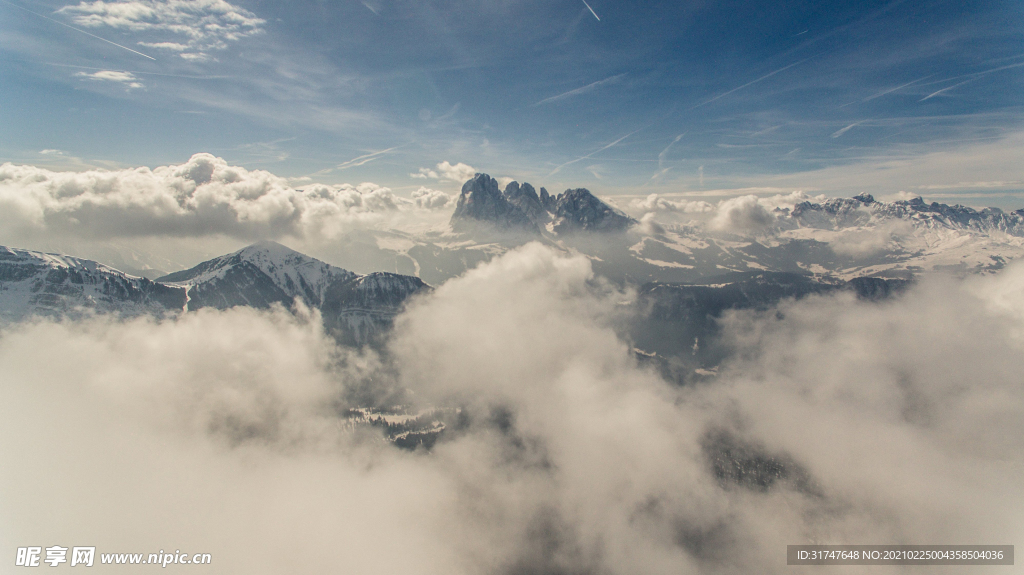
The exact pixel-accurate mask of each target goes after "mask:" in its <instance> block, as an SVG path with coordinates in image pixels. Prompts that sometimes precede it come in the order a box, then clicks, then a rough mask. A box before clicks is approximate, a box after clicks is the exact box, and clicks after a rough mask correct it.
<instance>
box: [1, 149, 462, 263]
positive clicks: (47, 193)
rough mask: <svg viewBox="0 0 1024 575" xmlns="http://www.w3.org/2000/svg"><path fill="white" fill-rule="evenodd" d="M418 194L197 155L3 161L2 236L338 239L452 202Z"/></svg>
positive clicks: (427, 192) (440, 195)
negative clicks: (158, 159)
mask: <svg viewBox="0 0 1024 575" xmlns="http://www.w3.org/2000/svg"><path fill="white" fill-rule="evenodd" d="M416 194H417V195H416V196H415V198H414V199H412V200H410V199H407V198H402V197H399V196H396V195H395V194H394V193H393V192H392V191H391V190H390V189H388V188H385V187H381V186H377V185H376V184H372V183H362V184H358V185H350V184H342V185H333V186H328V185H321V184H317V185H310V186H305V187H303V188H302V189H298V188H294V187H292V186H291V185H290V184H289V182H288V181H287V180H286V179H284V178H281V177H278V176H275V175H274V174H271V173H270V172H266V171H263V170H246V169H245V168H240V167H237V166H231V165H228V163H227V162H225V161H224V160H223V159H221V158H217V157H215V156H212V155H210V154H196V155H194V156H192V158H191V159H190V160H189V161H188V162H186V163H184V164H181V165H176V166H161V167H157V168H154V169H149V168H135V169H125V170H113V171H100V170H91V171H86V172H53V171H49V170H46V169H43V168H37V167H33V166H23V165H14V164H3V165H2V166H0V226H2V228H3V229H4V232H5V233H3V236H4V237H2V238H0V241H4V242H11V243H14V244H15V245H18V243H17V242H18V241H19V240H21V239H23V238H26V237H32V236H37V237H38V236H69V237H82V238H111V237H132V236H159V235H164V236H203V235H226V236H230V237H235V238H238V239H242V240H249V239H257V238H273V237H281V236H286V235H288V236H293V237H296V238H317V239H320V238H330V237H334V236H336V235H337V234H339V233H343V232H345V231H346V230H348V229H350V228H352V227H353V226H360V225H369V224H372V223H374V222H381V221H383V220H384V219H386V218H389V217H393V216H395V215H398V214H401V213H404V212H408V211H416V210H434V209H437V208H439V207H443V206H445V205H447V201H448V200H446V199H445V198H446V197H447V195H446V194H444V193H443V192H437V191H434V190H430V189H428V188H421V189H420V190H418V191H417V192H416Z"/></svg>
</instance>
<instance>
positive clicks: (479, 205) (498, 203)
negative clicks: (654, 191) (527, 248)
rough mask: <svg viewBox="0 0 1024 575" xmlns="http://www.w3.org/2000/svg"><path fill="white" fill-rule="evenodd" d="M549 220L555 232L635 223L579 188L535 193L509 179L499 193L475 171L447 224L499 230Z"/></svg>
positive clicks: (540, 225)
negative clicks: (559, 191)
mask: <svg viewBox="0 0 1024 575" xmlns="http://www.w3.org/2000/svg"><path fill="white" fill-rule="evenodd" d="M552 221H553V222H554V226H553V228H552V231H553V232H554V233H555V234H564V233H573V232H612V231H622V230H625V229H627V228H628V227H629V226H631V225H633V224H635V223H636V220H634V219H632V218H630V217H629V216H626V215H625V214H622V213H619V212H618V211H617V210H615V209H613V208H612V207H611V206H609V205H608V204H606V203H604V202H602V201H601V200H599V199H598V198H597V197H596V196H594V195H593V194H591V193H590V192H589V191H588V190H585V189H583V188H577V189H574V190H566V191H565V192H563V193H561V194H559V195H558V196H551V195H550V194H548V191H547V190H546V189H544V188H541V189H540V194H538V193H537V191H536V189H534V187H533V186H532V185H530V184H528V183H524V184H521V185H520V184H519V183H518V182H514V181H513V182H511V183H509V184H508V185H507V186H505V191H504V193H502V192H500V191H499V190H498V182H497V181H495V180H494V178H492V177H490V176H488V175H487V174H477V175H476V176H475V177H474V178H473V179H471V180H469V181H468V182H466V183H465V184H464V185H463V186H462V194H461V195H460V196H459V202H458V205H457V206H456V208H455V213H454V214H452V219H451V225H452V229H454V230H455V231H463V230H465V229H468V227H469V226H472V225H479V224H481V223H483V224H484V225H489V226H492V227H493V228H497V229H501V230H524V231H529V232H539V230H541V229H545V227H546V226H547V224H548V223H549V222H552Z"/></svg>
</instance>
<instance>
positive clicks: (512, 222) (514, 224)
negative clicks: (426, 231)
mask: <svg viewBox="0 0 1024 575" xmlns="http://www.w3.org/2000/svg"><path fill="white" fill-rule="evenodd" d="M480 223H486V224H487V225H490V226H493V227H496V228H498V229H501V230H520V231H524V232H528V233H538V229H537V225H536V224H535V223H534V222H533V220H531V219H530V217H529V216H528V215H526V212H524V211H523V210H522V209H521V208H520V207H519V206H518V205H515V204H512V203H510V202H509V201H508V199H507V198H506V197H505V196H504V195H502V193H501V190H499V189H498V182H497V181H496V180H495V179H494V178H492V177H490V176H488V175H487V174H477V175H476V176H474V177H473V179H471V180H469V181H467V182H466V183H465V184H463V185H462V193H461V194H459V200H458V203H457V204H456V205H455V213H453V214H452V219H451V227H452V229H453V230H456V231H466V230H469V229H472V228H473V227H476V226H478V225H479V224H480Z"/></svg>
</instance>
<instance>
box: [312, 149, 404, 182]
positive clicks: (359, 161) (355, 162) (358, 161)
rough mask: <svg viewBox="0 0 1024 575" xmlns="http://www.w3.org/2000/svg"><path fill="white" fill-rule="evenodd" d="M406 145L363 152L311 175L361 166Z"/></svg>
mask: <svg viewBox="0 0 1024 575" xmlns="http://www.w3.org/2000/svg"><path fill="white" fill-rule="evenodd" d="M406 145H408V144H401V145H399V146H393V147H391V148H388V149H386V150H380V151H377V152H370V153H369V154H363V155H362V156H357V157H355V158H352V159H351V160H348V161H347V162H342V163H340V164H338V165H337V166H334V167H333V168H327V169H326V170H320V171H319V172H316V173H314V174H313V175H314V176H320V175H323V174H329V173H331V172H333V171H334V170H347V169H348V168H354V167H356V166H362V165H363V164H368V163H370V162H372V161H374V160H376V159H378V158H380V157H381V156H383V155H384V154H387V153H390V152H393V151H394V150H397V149H398V148H401V147H403V146H406Z"/></svg>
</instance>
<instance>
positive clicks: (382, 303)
mask: <svg viewBox="0 0 1024 575" xmlns="http://www.w3.org/2000/svg"><path fill="white" fill-rule="evenodd" d="M429 289H430V286H428V285H427V284H426V283H424V282H423V280H421V279H419V278H417V277H414V276H407V275H401V274H394V273H387V272H375V273H371V274H367V275H359V274H355V273H352V272H350V271H348V270H345V269H342V268H339V267H335V266H332V265H329V264H327V263H324V262H322V261H320V260H317V259H314V258H311V257H309V256H306V255H303V254H301V253H299V252H296V251H294V250H291V249H289V248H287V247H285V246H283V245H281V244H278V243H275V242H260V243H257V244H253V245H251V246H248V247H246V248H243V249H241V250H239V251H237V252H234V253H232V254H228V255H225V256H220V257H217V258H214V259H212V260H209V261H205V262H203V263H201V264H199V265H197V266H195V267H193V268H191V269H188V270H185V271H181V272H176V273H173V274H169V275H166V276H164V277H162V278H159V279H158V280H155V281H154V280H149V279H147V278H140V277H135V276H131V275H128V274H125V273H123V272H121V271H118V270H116V269H114V268H112V267H109V266H106V265H103V264H101V263H98V262H94V261H91V260H85V259H81V258H74V257H71V256H66V255H59V254H47V253H41V252H32V251H27V250H19V249H12V248H5V247H0V320H2V321H4V322H13V321H19V320H22V319H25V318H28V317H30V316H32V315H46V316H57V317H61V316H69V315H71V316H74V315H77V314H81V313H88V312H89V311H94V312H99V313H109V312H116V313H120V314H124V315H138V314H157V315H164V314H178V313H188V312H194V311H196V310H199V309H202V308H205V307H210V308H215V309H227V308H231V307H235V306H248V307H253V308H257V309H265V308H268V307H270V306H271V305H274V304H281V305H284V306H285V307H290V306H291V305H292V304H293V302H294V301H295V300H296V299H300V300H302V301H303V302H304V303H305V305H307V306H309V307H311V308H316V309H319V310H320V311H321V315H322V317H323V321H324V324H325V327H327V329H328V330H329V331H330V332H331V333H332V334H334V335H335V336H336V337H337V338H338V339H339V340H341V341H342V342H345V343H353V344H366V343H373V342H376V341H378V340H379V339H380V338H381V336H382V335H383V334H385V333H386V332H387V331H388V330H389V329H390V328H391V325H392V321H393V319H394V316H395V315H397V314H398V313H399V312H400V311H401V310H402V308H403V306H404V305H405V303H406V301H407V300H408V298H409V297H410V296H412V295H413V294H416V293H419V292H421V291H424V290H429Z"/></svg>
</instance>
